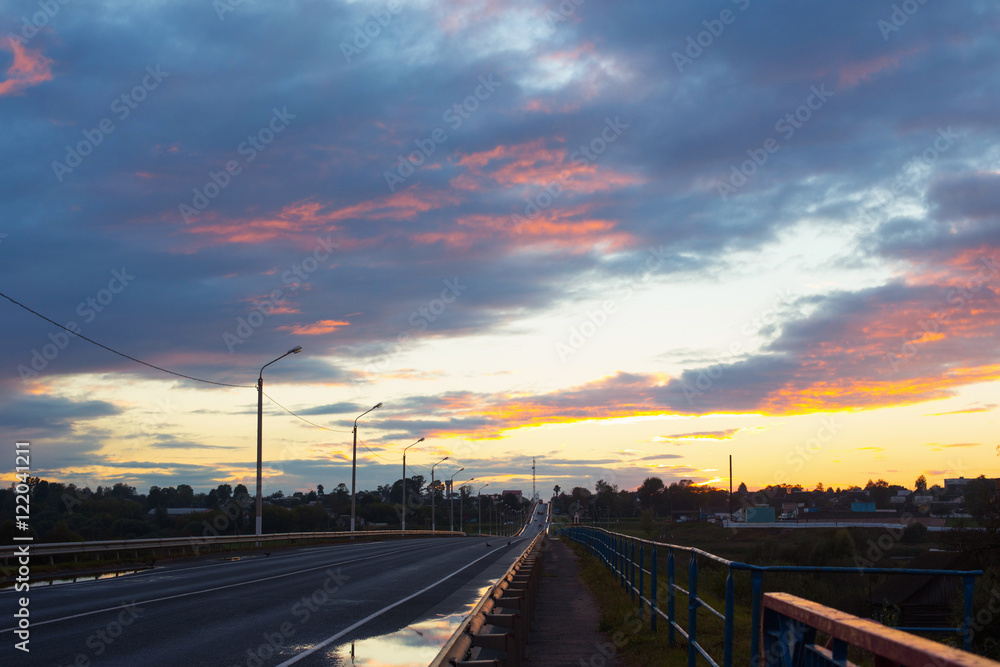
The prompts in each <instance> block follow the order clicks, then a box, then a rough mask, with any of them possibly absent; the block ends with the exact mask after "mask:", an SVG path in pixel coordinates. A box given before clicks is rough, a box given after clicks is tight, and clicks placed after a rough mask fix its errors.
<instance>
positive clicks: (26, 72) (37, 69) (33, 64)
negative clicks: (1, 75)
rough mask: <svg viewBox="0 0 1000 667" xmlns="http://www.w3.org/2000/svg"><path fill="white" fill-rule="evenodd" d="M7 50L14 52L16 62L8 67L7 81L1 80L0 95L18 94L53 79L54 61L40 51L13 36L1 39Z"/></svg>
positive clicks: (0, 42)
mask: <svg viewBox="0 0 1000 667" xmlns="http://www.w3.org/2000/svg"><path fill="white" fill-rule="evenodd" d="M0 44H2V47H3V48H4V50H6V51H10V52H11V53H13V54H14V62H13V63H11V66H10V67H8V68H7V79H6V81H0V97H2V96H4V95H18V94H20V93H21V92H22V91H24V90H25V89H26V88H31V87H32V86H37V85H38V84H40V83H43V82H45V81H50V80H51V79H52V61H51V60H49V59H48V58H46V57H45V56H43V55H42V54H41V52H40V51H37V50H36V51H33V50H31V49H28V48H27V47H25V46H24V45H23V44H21V43H20V42H19V41H17V40H16V39H14V38H13V37H8V38H6V39H4V40H2V41H0Z"/></svg>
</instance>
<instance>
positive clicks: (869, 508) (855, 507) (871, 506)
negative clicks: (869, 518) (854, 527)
mask: <svg viewBox="0 0 1000 667" xmlns="http://www.w3.org/2000/svg"><path fill="white" fill-rule="evenodd" d="M851 511H852V512H874V511H875V503H859V502H854V503H851Z"/></svg>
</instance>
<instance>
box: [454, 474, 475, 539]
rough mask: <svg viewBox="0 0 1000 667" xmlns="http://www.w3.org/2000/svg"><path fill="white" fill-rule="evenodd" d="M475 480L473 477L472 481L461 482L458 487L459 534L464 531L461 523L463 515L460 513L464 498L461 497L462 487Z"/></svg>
mask: <svg viewBox="0 0 1000 667" xmlns="http://www.w3.org/2000/svg"><path fill="white" fill-rule="evenodd" d="M475 480H476V478H475V477H473V478H472V479H467V480H465V481H464V482H462V483H461V484H459V485H458V532H460V533H461V532H464V530H463V523H464V522H463V521H462V514H463V512H462V502H463V501H464V500H465V496H463V495H462V487H463V486H465V485H466V484H468V483H469V482H474V481H475Z"/></svg>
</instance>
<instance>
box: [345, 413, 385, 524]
mask: <svg viewBox="0 0 1000 667" xmlns="http://www.w3.org/2000/svg"><path fill="white" fill-rule="evenodd" d="M381 407H382V404H381V403H379V404H378V405H376V406H375V407H374V408H369V409H368V410H365V411H364V412H362V413H361V414H360V415H358V416H357V417H356V418H355V420H354V462H353V463H352V464H351V532H352V533H353V532H354V516H355V515H354V506H355V505H354V504H355V500H356V499H357V495H356V494H355V482H356V480H357V474H358V419H361V418H362V417H364V416H365V415H366V414H368V413H369V412H371V411H372V410H375V409H376V408H381Z"/></svg>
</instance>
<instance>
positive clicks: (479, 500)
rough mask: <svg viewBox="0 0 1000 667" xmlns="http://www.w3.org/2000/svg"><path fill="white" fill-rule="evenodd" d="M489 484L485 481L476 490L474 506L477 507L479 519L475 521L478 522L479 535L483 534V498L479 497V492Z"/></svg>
mask: <svg viewBox="0 0 1000 667" xmlns="http://www.w3.org/2000/svg"><path fill="white" fill-rule="evenodd" d="M489 485H490V483H489V482H486V483H485V484H483V485H482V486H481V487H479V490H478V491H476V506H477V507H479V519H478V520H477V523H478V524H479V536H480V537H482V536H483V499H482V498H480V497H479V494H481V493H482V492H483V489H485V488H486V487H487V486H489Z"/></svg>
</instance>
